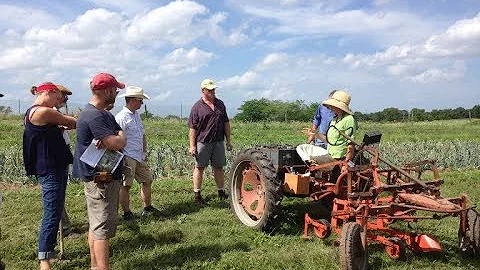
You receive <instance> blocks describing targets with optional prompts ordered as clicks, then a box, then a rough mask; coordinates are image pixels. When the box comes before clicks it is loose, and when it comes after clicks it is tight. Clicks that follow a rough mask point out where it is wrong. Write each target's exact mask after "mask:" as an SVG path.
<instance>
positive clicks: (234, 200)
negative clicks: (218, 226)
mask: <svg viewBox="0 0 480 270" xmlns="http://www.w3.org/2000/svg"><path fill="white" fill-rule="evenodd" d="M230 192H231V208H232V210H233V212H234V213H235V215H236V216H237V217H238V219H239V220H240V221H241V222H242V223H243V224H245V225H246V226H248V227H250V228H253V229H257V230H262V231H271V230H272V229H273V227H274V221H275V219H276V218H277V217H278V215H279V213H280V203H281V201H282V183H281V180H280V179H278V177H277V174H276V171H275V168H274V167H273V164H272V162H271V160H270V159H269V158H268V157H267V156H266V155H265V154H264V153H263V152H261V151H260V150H257V149H247V150H244V151H242V152H240V153H239V154H238V156H237V158H236V159H235V161H234V162H233V164H232V173H231V176H230Z"/></svg>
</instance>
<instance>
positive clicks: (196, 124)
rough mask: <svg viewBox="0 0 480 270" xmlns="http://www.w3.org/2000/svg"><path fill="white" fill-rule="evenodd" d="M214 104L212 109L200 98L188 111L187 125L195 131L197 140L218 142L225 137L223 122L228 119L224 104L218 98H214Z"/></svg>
mask: <svg viewBox="0 0 480 270" xmlns="http://www.w3.org/2000/svg"><path fill="white" fill-rule="evenodd" d="M214 104H215V109H214V110H212V108H210V106H208V105H207V104H206V103H205V102H204V101H203V99H200V100H199V101H197V102H196V103H195V104H194V105H193V107H192V110H191V111H190V117H189V118H188V127H189V128H191V129H194V130H195V131H196V132H197V142H202V143H211V142H219V141H223V139H224V137H225V123H226V122H228V121H229V120H228V115H227V111H226V109H225V104H223V102H222V101H221V100H220V99H218V98H215V101H214Z"/></svg>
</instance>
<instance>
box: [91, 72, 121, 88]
mask: <svg viewBox="0 0 480 270" xmlns="http://www.w3.org/2000/svg"><path fill="white" fill-rule="evenodd" d="M110 87H116V88H120V89H123V88H125V84H124V83H121V82H119V81H117V79H115V77H113V76H112V75H110V74H108V73H99V74H97V75H95V77H93V79H92V81H91V82H90V88H91V89H92V90H100V89H106V88H110Z"/></svg>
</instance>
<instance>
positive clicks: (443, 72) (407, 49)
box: [343, 13, 480, 83]
mask: <svg viewBox="0 0 480 270" xmlns="http://www.w3.org/2000/svg"><path fill="white" fill-rule="evenodd" d="M478 55H480V13H479V14H477V15H476V16H475V17H474V18H472V19H465V20H460V21H457V22H456V23H454V24H453V25H452V26H450V27H448V29H447V30H446V31H445V32H444V33H441V34H439V35H433V36H432V37H430V38H428V39H427V40H426V41H425V42H424V43H423V44H416V45H413V44H403V45H395V46H391V47H389V48H388V49H386V50H385V51H383V52H377V53H375V54H372V55H365V54H352V53H349V54H347V55H346V56H345V57H344V58H343V62H344V63H346V64H348V65H349V66H350V67H351V68H353V69H358V68H364V67H367V68H371V69H382V68H383V67H386V71H387V74H389V75H393V76H402V77H404V78H407V79H409V80H412V81H414V82H421V83H428V82H438V81H451V80H455V79H459V78H462V77H463V75H464V73H465V70H466V68H465V65H464V64H459V63H463V62H458V61H457V62H454V61H453V60H452V59H462V58H469V57H470V56H478ZM445 62H449V63H450V64H449V65H450V66H451V67H453V68H454V69H453V70H451V69H444V68H442V66H444V65H445ZM449 68H450V67H449Z"/></svg>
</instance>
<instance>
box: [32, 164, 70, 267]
mask: <svg viewBox="0 0 480 270" xmlns="http://www.w3.org/2000/svg"><path fill="white" fill-rule="evenodd" d="M62 174H64V172H62V171H61V170H59V171H56V172H52V173H49V174H47V175H44V176H41V177H38V178H37V179H38V181H39V183H40V185H41V187H42V203H43V217H42V225H41V228H40V235H39V237H38V259H39V260H40V267H41V269H50V263H49V260H50V259H53V258H55V245H56V242H57V231H58V226H59V222H60V218H61V213H62V210H63V207H64V203H65V186H66V178H65V175H66V174H65V175H62Z"/></svg>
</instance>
